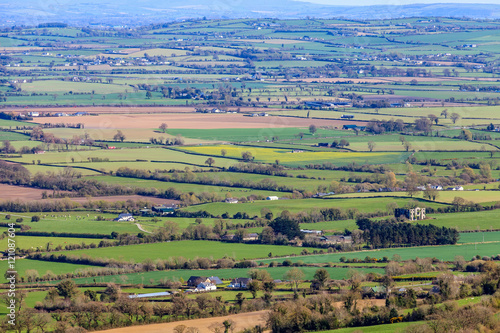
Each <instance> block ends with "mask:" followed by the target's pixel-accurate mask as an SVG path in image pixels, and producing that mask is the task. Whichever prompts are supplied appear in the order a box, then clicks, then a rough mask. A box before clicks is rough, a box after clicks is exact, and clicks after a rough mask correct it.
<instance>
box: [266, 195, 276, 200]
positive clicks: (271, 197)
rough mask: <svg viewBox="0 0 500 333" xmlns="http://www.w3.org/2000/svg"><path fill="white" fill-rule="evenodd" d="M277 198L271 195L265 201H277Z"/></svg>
mask: <svg viewBox="0 0 500 333" xmlns="http://www.w3.org/2000/svg"><path fill="white" fill-rule="evenodd" d="M278 199H279V197H277V196H275V195H271V196H269V197H267V198H266V200H278Z"/></svg>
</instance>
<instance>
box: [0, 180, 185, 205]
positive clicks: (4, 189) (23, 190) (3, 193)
mask: <svg viewBox="0 0 500 333" xmlns="http://www.w3.org/2000/svg"><path fill="white" fill-rule="evenodd" d="M44 191H45V192H47V193H49V194H50V193H52V191H50V190H42V189H38V188H31V187H24V186H14V185H7V184H0V201H4V200H21V201H35V200H40V199H42V192H44ZM52 200H63V199H44V201H52ZM69 200H71V201H74V202H78V203H84V202H87V201H89V200H90V201H101V200H104V201H109V202H116V201H127V200H134V201H137V200H143V201H150V202H151V203H154V204H165V205H170V204H174V203H175V204H177V203H179V201H177V200H170V199H162V198H155V197H145V196H141V195H116V196H109V197H90V198H87V197H77V198H69Z"/></svg>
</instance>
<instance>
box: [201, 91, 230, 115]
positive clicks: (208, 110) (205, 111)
mask: <svg viewBox="0 0 500 333" xmlns="http://www.w3.org/2000/svg"><path fill="white" fill-rule="evenodd" d="M202 95H203V94H202ZM201 97H203V96H201ZM195 112H197V113H238V112H236V111H225V110H221V109H218V108H213V109H196V110H195Z"/></svg>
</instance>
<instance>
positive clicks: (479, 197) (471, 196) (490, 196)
mask: <svg viewBox="0 0 500 333" xmlns="http://www.w3.org/2000/svg"><path fill="white" fill-rule="evenodd" d="M479 187H481V186H476V188H479ZM380 196H382V197H384V196H385V197H396V198H398V197H400V198H409V196H408V194H406V193H405V192H384V193H347V194H338V195H332V196H329V198H357V197H365V198H369V197H380ZM422 197H423V193H422V192H419V193H418V194H417V195H415V196H414V198H422ZM455 197H460V198H463V199H465V200H467V201H472V202H475V203H482V202H495V201H500V191H484V190H483V191H480V190H477V191H439V194H438V197H437V198H436V202H440V203H448V204H449V203H452V202H453V200H454V199H455Z"/></svg>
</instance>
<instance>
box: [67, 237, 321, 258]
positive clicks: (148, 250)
mask: <svg viewBox="0 0 500 333" xmlns="http://www.w3.org/2000/svg"><path fill="white" fill-rule="evenodd" d="M302 250H304V248H301V247H290V246H277V245H250V244H235V243H221V242H211V241H175V242H167V243H153V244H138V245H126V246H116V247H110V248H101V249H89V250H75V251H71V252H62V253H65V254H71V255H77V256H78V255H86V256H90V257H92V258H113V259H116V260H125V261H135V262H142V261H144V260H145V259H148V258H149V259H153V260H154V259H169V258H175V257H184V258H186V259H194V258H201V257H204V258H213V259H219V258H223V257H228V258H234V259H236V260H241V259H256V258H266V257H267V256H268V254H269V253H272V254H273V255H274V256H283V255H288V254H298V253H300V252H301V251H302ZM308 250H311V251H312V249H310V248H308Z"/></svg>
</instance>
